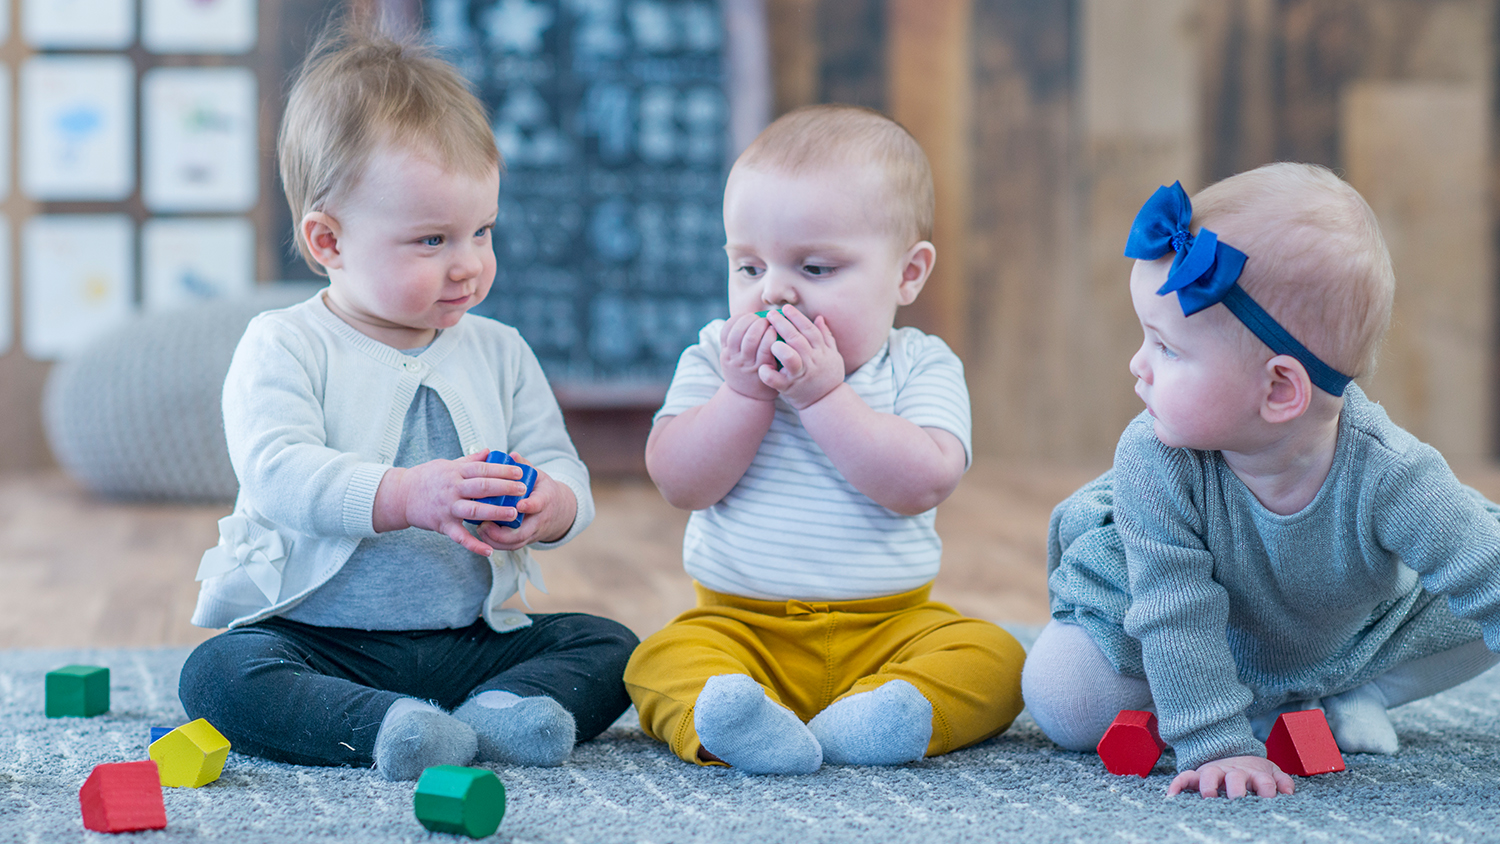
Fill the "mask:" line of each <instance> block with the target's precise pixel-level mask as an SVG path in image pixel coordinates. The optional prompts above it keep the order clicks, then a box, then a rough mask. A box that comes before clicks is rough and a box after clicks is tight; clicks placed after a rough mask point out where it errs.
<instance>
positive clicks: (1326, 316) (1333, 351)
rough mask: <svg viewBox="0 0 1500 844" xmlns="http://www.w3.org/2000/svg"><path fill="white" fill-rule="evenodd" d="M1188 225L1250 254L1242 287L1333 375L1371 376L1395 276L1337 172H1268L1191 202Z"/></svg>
mask: <svg viewBox="0 0 1500 844" xmlns="http://www.w3.org/2000/svg"><path fill="white" fill-rule="evenodd" d="M1192 224H1193V226H1194V228H1207V229H1209V230H1211V231H1213V232H1215V233H1217V234H1218V236H1219V239H1220V240H1221V241H1223V242H1224V243H1227V244H1229V245H1230V246H1233V247H1235V248H1236V249H1239V250H1240V251H1241V252H1244V253H1245V255H1246V256H1247V259H1246V261H1245V269H1244V272H1243V274H1242V275H1241V276H1240V280H1239V281H1240V286H1241V287H1243V288H1244V290H1245V292H1246V293H1248V294H1249V295H1250V297H1251V298H1252V299H1254V300H1255V301H1256V302H1257V303H1259V304H1260V306H1261V307H1262V308H1264V309H1265V310H1266V312H1267V313H1269V314H1270V315H1271V316H1272V318H1274V319H1275V320H1276V321H1277V322H1279V323H1281V325H1282V326H1283V327H1284V328H1286V330H1287V331H1288V332H1290V333H1291V335H1292V336H1293V337H1295V338H1297V339H1298V340H1299V341H1301V343H1302V344H1303V345H1304V346H1306V347H1307V348H1308V349H1309V350H1310V351H1312V353H1313V354H1315V355H1317V356H1318V357H1319V358H1321V359H1322V360H1323V362H1324V363H1327V364H1328V365H1329V366H1331V367H1333V368H1334V369H1337V370H1339V371H1340V372H1342V373H1344V374H1345V375H1348V376H1350V377H1353V378H1358V377H1362V376H1365V375H1368V374H1370V373H1371V372H1373V371H1374V370H1375V363H1376V359H1377V358H1378V356H1379V354H1380V341H1381V338H1382V337H1384V335H1385V331H1386V328H1387V327H1389V325H1390V321H1391V301H1392V299H1393V298H1394V296H1395V289H1396V277H1395V273H1394V272H1393V271H1392V269H1391V255H1390V252H1389V251H1388V250H1387V249H1386V245H1385V238H1384V237H1382V236H1381V234H1380V225H1379V223H1378V222H1376V220H1375V212H1374V211H1372V210H1371V209H1370V206H1369V204H1368V203H1366V202H1365V200H1364V197H1362V196H1360V195H1359V192H1358V191H1356V190H1355V189H1354V188H1353V187H1351V186H1350V185H1349V183H1348V182H1345V181H1344V180H1343V179H1340V178H1339V177H1338V176H1337V175H1335V174H1334V173H1333V171H1331V170H1329V169H1328V168H1326V167H1320V166H1318V165H1316V164H1291V163H1285V162H1282V163H1276V164H1267V165H1264V166H1262V167H1258V168H1256V169H1254V170H1250V171H1248V172H1245V173H1240V174H1238V175H1235V176H1231V177H1229V178H1227V179H1224V180H1223V181H1220V182H1217V183H1215V184H1213V185H1210V186H1208V187H1206V188H1204V189H1203V190H1201V191H1199V192H1198V194H1197V195H1196V196H1194V197H1193V223H1192Z"/></svg>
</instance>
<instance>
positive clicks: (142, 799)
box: [78, 761, 167, 832]
mask: <svg viewBox="0 0 1500 844" xmlns="http://www.w3.org/2000/svg"><path fill="white" fill-rule="evenodd" d="M78 803H79V806H80V807H81V808H82V809H83V826H84V828H85V829H92V830H93V831H95V832H134V831H136V830H138V829H164V828H165V827H166V825H167V809H166V806H164V805H163V804H162V800H161V776H160V774H158V773H157V771H156V763H155V762H151V761H146V762H119V763H116V764H112V765H99V766H98V767H96V768H94V771H93V773H91V774H89V778H88V779H86V780H84V781H83V788H81V789H79V791H78Z"/></svg>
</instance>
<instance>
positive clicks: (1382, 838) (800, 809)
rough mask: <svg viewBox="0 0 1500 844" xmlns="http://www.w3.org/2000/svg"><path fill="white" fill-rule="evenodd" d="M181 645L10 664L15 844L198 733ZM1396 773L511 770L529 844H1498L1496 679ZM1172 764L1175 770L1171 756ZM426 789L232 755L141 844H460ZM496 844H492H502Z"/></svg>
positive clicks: (1, 721) (658, 760)
mask: <svg viewBox="0 0 1500 844" xmlns="http://www.w3.org/2000/svg"><path fill="white" fill-rule="evenodd" d="M185 656H186V651H184V650H147V651H135V650H125V651H110V650H100V651H12V652H0V841H7V842H8V841H36V842H71V841H81V840H86V839H87V840H92V841H102V840H105V839H102V838H100V837H98V836H97V835H96V834H94V833H86V832H85V831H84V830H83V826H82V821H81V819H80V814H79V809H78V797H77V794H78V788H79V786H80V785H81V784H82V783H83V780H84V778H85V777H86V776H87V775H88V773H89V771H90V770H92V768H93V766H94V765H97V764H100V763H103V762H121V761H129V760H133V759H143V758H145V754H146V741H147V737H148V731H149V728H150V727H151V726H153V725H175V724H177V723H180V722H181V721H182V720H183V717H184V716H183V713H182V709H181V706H180V705H179V704H178V702H177V696H176V688H177V671H178V668H179V667H180V665H181V664H182V660H183V659H184V658H185ZM69 663H86V664H95V665H105V666H108V667H109V668H110V671H111V679H112V704H113V708H112V709H111V710H110V712H109V713H108V714H107V715H103V716H99V717H97V718H91V719H73V718H66V719H54V720H48V719H47V718H45V717H44V716H43V714H42V677H43V675H44V673H45V672H46V671H48V670H50V669H52V668H56V667H59V666H62V665H65V664H69ZM1395 718H1396V726H1397V729H1398V731H1399V732H1400V735H1401V740H1402V743H1403V747H1402V750H1401V752H1400V753H1399V754H1397V755H1396V756H1394V757H1377V756H1363V755H1360V756H1349V757H1347V761H1348V770H1347V771H1345V772H1343V773H1338V774H1325V775H1323V776H1319V777H1312V778H1308V779H1302V780H1298V781H1297V793H1296V794H1295V795H1293V796H1291V797H1278V798H1275V799H1273V800H1259V799H1255V798H1249V799H1244V800H1236V801H1233V802H1228V801H1224V800H1203V799H1201V798H1198V797H1196V796H1188V795H1184V796H1179V797H1175V798H1172V799H1167V798H1166V797H1165V796H1164V795H1165V790H1166V787H1167V783H1168V781H1169V780H1170V776H1169V768H1168V767H1167V764H1166V762H1167V760H1164V761H1163V764H1162V765H1160V766H1159V767H1158V768H1157V772H1156V774H1154V775H1153V776H1152V777H1151V778H1149V779H1144V780H1143V779H1140V778H1137V777H1115V776H1111V775H1110V774H1108V773H1107V772H1105V771H1104V768H1103V766H1102V765H1101V764H1100V762H1099V760H1098V757H1096V756H1093V755H1092V754H1081V753H1068V752H1065V751H1061V750H1058V749H1057V748H1056V747H1054V746H1052V745H1051V744H1050V743H1048V742H1047V741H1046V739H1044V738H1043V737H1042V735H1041V734H1040V732H1039V731H1038V730H1037V728H1036V725H1035V724H1034V723H1032V722H1031V720H1030V719H1029V718H1028V717H1027V716H1025V715H1024V714H1023V715H1022V717H1021V719H1020V720H1018V721H1017V723H1016V724H1015V726H1013V727H1012V728H1011V729H1010V731H1008V732H1007V733H1005V734H1004V735H1002V736H1000V737H998V738H996V739H993V740H991V741H989V742H986V743H984V744H982V745H980V746H978V747H974V748H970V749H968V750H964V751H960V752H957V753H953V754H950V755H948V756H944V757H940V758H937V759H928V760H925V761H923V762H920V763H916V764H913V765H908V766H905V767H901V768H895V769H874V768H835V767H828V768H824V769H823V770H822V771H821V772H819V773H818V774H815V775H813V776H810V777H751V776H744V775H741V774H739V773H736V772H734V771H731V770H727V769H724V768H698V767H696V766H692V765H688V764H685V763H683V762H680V761H678V760H677V759H676V758H675V757H673V756H671V755H670V754H668V753H667V752H666V751H665V749H664V748H663V746H662V745H660V744H657V743H656V742H653V741H650V740H648V739H646V738H645V737H644V736H642V735H641V733H640V730H639V729H638V728H637V727H636V725H635V723H634V722H633V720H632V719H633V713H627V716H626V718H623V719H621V721H620V722H619V723H618V724H616V725H615V726H614V727H613V728H612V729H611V730H610V731H609V732H607V733H605V735H604V736H602V737H601V738H599V739H597V740H595V741H593V742H590V743H588V744H585V745H581V746H579V748H578V750H577V751H576V752H575V753H574V755H573V758H572V760H571V761H570V762H569V763H568V764H566V765H564V766H563V767H561V768H552V769H525V768H500V769H498V773H499V775H500V778H501V779H502V780H503V781H504V782H505V787H506V789H507V791H508V793H509V809H508V812H507V814H506V817H505V821H504V823H503V824H502V825H501V827H500V832H499V833H498V835H497V837H496V838H497V839H498V840H501V841H511V842H575V841H576V842H690V841H715V842H717V841H726V842H754V843H755V844H769V843H770V842H781V841H787V842H796V844H814V842H843V841H855V840H861V841H863V840H874V841H881V842H906V841H911V842H924V844H925V842H932V841H1022V842H1027V844H1039V842H1051V841H1068V842H1071V841H1087V842H1094V843H1096V842H1100V841H1118V842H1125V843H1126V844H1134V842H1140V844H1145V842H1153V844H1155V842H1175V841H1183V842H1211V841H1222V842H1227V843H1229V844H1242V842H1243V843H1245V844H1248V842H1257V841H1267V842H1281V841H1323V842H1337V841H1364V842H1398V841H1438V842H1471V841H1496V840H1500V832H1497V831H1496V830H1497V826H1500V800H1497V799H1496V795H1497V793H1500V673H1497V672H1496V671H1491V672H1490V673H1488V674H1486V675H1484V676H1483V677H1480V678H1478V679H1477V680H1474V681H1472V682H1470V683H1469V684H1467V685H1465V686H1462V687H1460V688H1458V689H1455V690H1453V691H1451V692H1448V693H1446V694H1443V695H1439V696H1438V697H1435V698H1432V699H1429V700H1426V701H1418V702H1417V703H1414V704H1411V705H1409V706H1406V707H1404V708H1402V709H1400V710H1397V711H1396V713H1395ZM1169 759H1170V757H1168V760H1169ZM412 791H413V785H412V784H411V783H388V782H386V781H384V780H382V779H380V778H378V777H376V776H374V775H372V774H371V773H370V772H369V771H366V770H354V769H348V768H342V769H339V768H335V769H325V768H299V767H294V766H291V765H281V764H276V763H271V762H264V761H261V760H258V759H252V758H249V757H246V756H240V755H237V754H231V755H230V757H229V762H228V764H227V765H226V766H225V769H224V775H223V776H222V777H221V778H220V779H219V781H217V782H215V783H212V784H210V785H208V786H205V787H204V788H201V789H196V790H194V789H167V790H166V807H167V819H168V825H167V828H166V829H165V830H161V831H156V832H142V833H135V834H133V836H132V837H130V838H127V839H124V840H128V841H139V842H153V841H158V840H160V841H174V842H177V841H182V842H186V841H215V842H217V841H226V842H298V841H358V842H369V844H379V843H380V842H395V841H433V840H450V841H462V840H466V839H462V838H459V837H454V836H443V835H434V834H429V833H427V832H426V831H425V830H424V829H423V828H422V827H421V826H420V825H419V824H418V823H417V821H416V820H415V818H414V817H413V814H412V808H411V806H412ZM490 840H496V839H490Z"/></svg>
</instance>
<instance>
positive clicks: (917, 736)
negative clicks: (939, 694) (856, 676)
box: [807, 680, 932, 765]
mask: <svg viewBox="0 0 1500 844" xmlns="http://www.w3.org/2000/svg"><path fill="white" fill-rule="evenodd" d="M807 729H809V730H811V731H812V734H813V736H814V737H815V738H817V740H818V744H820V745H822V747H823V761H824V762H827V763H829V764H831V765H901V764H905V763H907V762H915V761H916V760H918V759H921V758H922V757H923V756H926V755H927V743H928V742H930V741H931V740H932V703H931V702H929V701H928V700H927V698H926V697H924V696H923V695H922V693H921V692H920V691H918V690H917V687H916V686H913V685H912V684H911V683H908V682H906V681H905V680H891V681H889V682H887V683H884V684H882V685H880V686H878V687H877V688H874V689H871V690H870V691H868V692H860V693H859V694H857V695H850V696H848V697H846V698H844V699H843V700H840V701H836V702H835V703H834V704H833V705H832V706H830V707H828V708H827V709H825V710H823V711H822V712H819V713H818V715H817V717H815V718H813V719H812V720H811V721H809V722H808V723H807Z"/></svg>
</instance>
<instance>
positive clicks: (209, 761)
mask: <svg viewBox="0 0 1500 844" xmlns="http://www.w3.org/2000/svg"><path fill="white" fill-rule="evenodd" d="M147 753H148V754H149V755H150V756H151V758H152V759H154V760H156V764H157V765H158V766H159V767H160V768H161V784H162V785H165V786H170V787H172V788H198V787H199V786H204V785H208V784H209V783H211V782H213V781H214V780H216V779H218V778H219V774H221V773H223V772H224V760H225V759H228V758H229V739H226V738H224V736H223V735H222V734H221V733H220V732H219V731H218V730H216V729H214V726H213V725H212V724H210V723H208V722H207V721H205V720H203V719H202V718H199V719H198V720H196V721H189V722H188V723H186V724H183V725H182V726H181V727H178V728H177V729H175V730H172V731H171V732H169V733H167V734H166V735H164V736H162V737H161V738H159V739H157V740H156V741H154V742H152V743H151V747H150V748H149V749H148V750H147Z"/></svg>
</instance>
